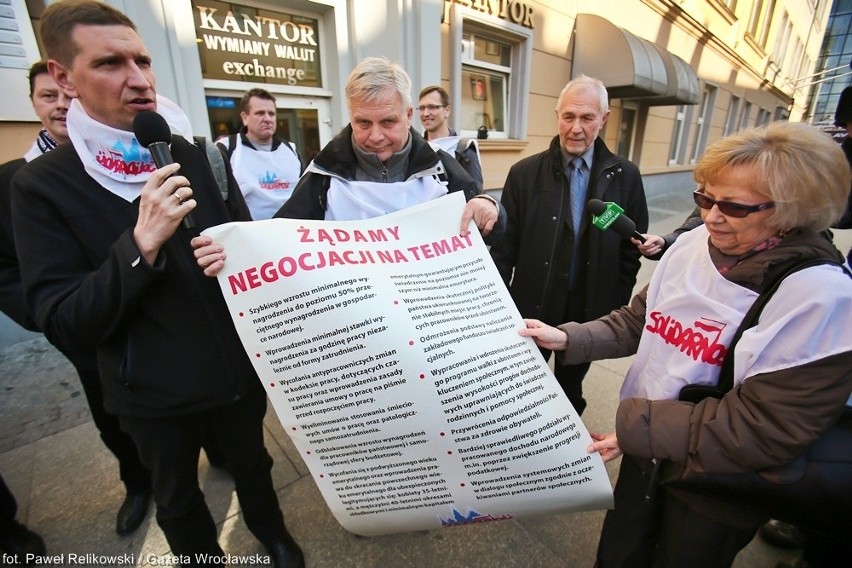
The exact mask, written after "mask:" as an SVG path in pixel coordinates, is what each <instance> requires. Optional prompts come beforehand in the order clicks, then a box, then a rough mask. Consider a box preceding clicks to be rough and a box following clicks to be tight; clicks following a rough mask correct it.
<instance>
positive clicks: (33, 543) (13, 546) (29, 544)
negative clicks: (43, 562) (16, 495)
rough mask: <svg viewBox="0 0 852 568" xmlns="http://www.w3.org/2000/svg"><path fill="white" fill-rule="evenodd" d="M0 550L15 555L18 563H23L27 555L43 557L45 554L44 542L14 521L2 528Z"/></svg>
mask: <svg viewBox="0 0 852 568" xmlns="http://www.w3.org/2000/svg"><path fill="white" fill-rule="evenodd" d="M0 550H2V551H3V552H5V553H7V554H15V555H17V557H18V561H20V562H24V560H25V559H26V555H27V554H34V555H36V556H44V555H45V553H46V552H47V548H46V547H45V546H44V540H42V538H41V537H40V536H39V535H37V534H36V533H34V532H33V531H31V530H30V529H28V528H27V527H26V525H22V524H21V523H19V522H18V521H15V520H13V521H12V522H11V524H9V526H8V527H4V528H3V531H2V534H0Z"/></svg>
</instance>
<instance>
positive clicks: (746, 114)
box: [740, 101, 751, 130]
mask: <svg viewBox="0 0 852 568" xmlns="http://www.w3.org/2000/svg"><path fill="white" fill-rule="evenodd" d="M750 120H751V103H750V102H748V101H746V103H745V105H743V115H742V117H741V118H740V130H742V129H743V128H748V126H749V121H750Z"/></svg>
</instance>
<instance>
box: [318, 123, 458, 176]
mask: <svg viewBox="0 0 852 568" xmlns="http://www.w3.org/2000/svg"><path fill="white" fill-rule="evenodd" d="M408 134H409V136H410V140H411V152H410V154H409V156H408V167H407V168H406V172H405V178H406V179H410V178H411V177H413V176H416V175H422V174H424V173H441V172H443V166H442V165H441V161H440V160H439V159H438V154H437V153H436V152H435V150H433V149H432V147H431V146H430V145H429V143H428V142H426V140H424V139H423V137H422V136H421V135H420V134H419V133H418V132H417V131H416V130H414V128H409V130H408ZM356 164H357V158H356V157H355V150H354V149H353V148H352V125H346V127H345V128H344V129H343V130H341V131H340V133H339V134H338V135H337V136H335V137H334V139H332V141H331V142H329V143H328V144H326V146H325V148H323V149H322V151H321V152H320V153H319V154H317V157H316V158H314V160H313V164H312V166H314V167H312V168H311V169H312V170H313V171H320V173H325V174H327V175H334V176H337V177H340V178H342V179H346V180H353V179H355V167H356Z"/></svg>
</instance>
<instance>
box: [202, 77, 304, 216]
mask: <svg viewBox="0 0 852 568" xmlns="http://www.w3.org/2000/svg"><path fill="white" fill-rule="evenodd" d="M276 117H277V109H276V108H275V97H273V96H272V94H271V93H269V91H266V90H264V89H251V90H249V91H247V92H246V93H245V94H244V95H243V98H242V100H241V101H240V118H241V119H242V121H243V127H242V129H240V132H239V133H238V134H232V135H231V136H228V137H227V138H223V139H222V140H219V145H220V146H221V147H222V149H223V150H224V151H225V154H226V155H227V156H228V157H229V158H230V160H231V168H232V169H233V170H234V177H235V178H236V179H237V183H238V184H239V185H240V191H242V192H243V196H244V197H245V199H246V205H248V208H249V211H251V217H252V219H254V220H256V221H258V220H261V219H269V218H271V217H272V216H273V215H274V214H275V212H276V211H278V209H279V208H280V207H281V205H283V204H284V202H285V201H287V199H288V198H289V197H290V195H291V194H292V193H293V188H294V187H296V182H298V181H299V176H300V175H302V169H303V168H302V159H301V158H300V157H299V153H298V151H297V150H296V145H295V144H293V143H292V142H290V141H289V140H283V139H281V138H280V137H278V135H277V134H276V133H275V130H276V127H277V118H276Z"/></svg>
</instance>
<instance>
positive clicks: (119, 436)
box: [60, 350, 151, 494]
mask: <svg viewBox="0 0 852 568" xmlns="http://www.w3.org/2000/svg"><path fill="white" fill-rule="evenodd" d="M60 351H61V352H62V354H63V355H65V357H67V358H68V360H69V361H71V364H72V365H74V368H75V369H76V370H77V374H78V375H79V377H80V383H81V384H82V385H83V392H84V393H85V395H86V401H87V402H88V403H89V411H90V412H91V414H92V421H93V422H94V423H95V427H97V429H98V432H99V433H100V436H101V440H103V442H104V445H105V446H106V447H107V449H109V451H110V452H112V454H113V455H114V456H115V458H116V459H117V460H118V473H119V476H120V477H121V481H122V482H123V483H124V486H125V488H126V490H127V493H130V494H132V493H145V492H148V491H150V489H151V474H150V473H149V471H148V468H146V467H145V466H144V465H143V463H142V460H141V459H140V458H139V452H138V451H137V450H136V444H135V443H134V442H133V439H132V438H131V437H130V436H129V435H128V434H127V433H126V432H124V431H122V429H121V424H120V423H119V420H118V417H117V416H115V415H113V414H109V413H108V412H107V411H106V409H105V408H104V395H103V388H102V386H101V379H100V375H99V373H98V361H97V357H96V356H95V354H93V353H82V354H81V353H69V352H66V351H62V350H60Z"/></svg>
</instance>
